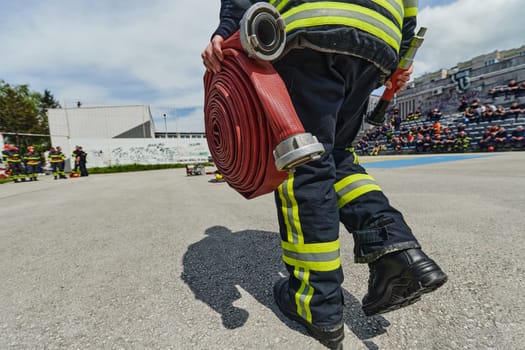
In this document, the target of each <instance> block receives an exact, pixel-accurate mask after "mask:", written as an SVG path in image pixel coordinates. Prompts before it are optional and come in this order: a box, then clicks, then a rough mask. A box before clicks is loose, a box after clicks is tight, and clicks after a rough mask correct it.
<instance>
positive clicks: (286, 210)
mask: <svg viewBox="0 0 525 350" xmlns="http://www.w3.org/2000/svg"><path fill="white" fill-rule="evenodd" d="M293 184H294V173H293V172H290V173H289V174H288V179H286V180H285V181H284V182H283V183H282V184H281V185H280V186H279V188H278V189H277V190H278V193H279V198H280V200H281V211H282V216H283V219H284V223H285V226H286V232H287V235H286V236H287V239H288V242H284V241H282V244H283V261H284V262H286V260H285V259H284V257H285V255H286V249H285V247H286V248H287V249H288V250H290V251H292V252H295V251H296V250H297V249H295V248H292V249H289V248H290V247H294V246H296V245H297V246H302V245H304V237H303V230H302V227H301V222H300V220H299V206H298V205H297V200H296V199H295V194H294V190H293ZM313 249H314V250H316V247H313ZM317 250H319V247H317ZM288 261H289V262H292V261H290V260H288ZM290 265H291V266H293V267H294V271H293V274H294V276H295V278H296V279H297V280H299V281H301V286H300V288H299V289H298V290H297V292H296V293H295V296H294V299H295V304H296V305H297V314H298V315H299V316H301V317H302V318H303V319H305V320H306V321H307V322H309V323H312V311H311V310H310V300H311V299H312V296H313V295H314V288H313V287H312V286H311V285H310V284H309V281H310V270H308V269H307V268H304V267H300V266H298V264H293V263H292V264H290Z"/></svg>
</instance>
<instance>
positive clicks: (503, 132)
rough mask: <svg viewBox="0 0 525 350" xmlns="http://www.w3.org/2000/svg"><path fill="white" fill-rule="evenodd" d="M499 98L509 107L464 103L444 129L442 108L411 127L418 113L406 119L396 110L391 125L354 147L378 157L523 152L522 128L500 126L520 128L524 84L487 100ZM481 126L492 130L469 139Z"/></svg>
mask: <svg viewBox="0 0 525 350" xmlns="http://www.w3.org/2000/svg"><path fill="white" fill-rule="evenodd" d="M499 96H503V97H504V99H505V100H509V102H508V107H504V104H498V105H497V106H496V105H494V104H493V103H491V102H490V101H485V102H484V103H482V102H481V101H480V100H479V99H473V100H472V101H470V102H469V101H468V100H466V99H463V100H462V101H461V103H460V106H459V107H458V112H459V113H460V116H459V117H458V118H456V119H449V118H447V121H446V122H445V124H446V125H442V122H443V121H444V119H445V118H444V116H443V113H442V112H441V111H440V110H439V108H433V109H431V110H430V111H429V112H428V113H427V114H426V121H425V122H423V123H418V124H419V125H415V123H410V122H411V121H414V120H416V121H417V120H420V119H421V118H422V113H421V111H420V110H419V109H416V111H414V112H410V113H408V114H407V115H406V116H404V117H403V116H401V115H400V113H399V110H398V109H397V108H393V109H392V110H391V114H390V117H389V120H388V121H389V122H388V124H386V125H383V126H380V127H375V128H372V129H370V130H367V131H366V132H365V133H364V134H363V136H362V137H361V138H360V139H358V140H357V142H356V143H355V145H354V146H355V149H356V151H357V152H358V153H359V154H361V155H378V154H379V152H381V151H384V150H390V151H392V152H393V153H401V152H402V151H403V150H407V149H410V150H412V151H413V152H416V153H429V152H433V153H451V152H466V151H470V150H472V149H473V148H475V147H477V148H478V149H479V150H480V151H500V150H503V149H504V148H506V147H510V148H513V149H523V148H524V145H525V143H524V136H525V135H524V133H525V132H524V128H523V126H522V125H516V126H515V127H513V129H512V130H507V129H506V128H505V127H504V126H502V125H500V124H504V123H506V122H507V121H513V122H514V123H516V124H519V123H518V121H519V118H520V116H525V105H524V104H521V105H520V104H519V102H518V100H517V99H518V98H519V97H522V96H525V81H523V82H521V83H518V82H517V81H516V80H515V79H512V80H510V81H509V82H508V84H507V85H500V86H495V87H493V88H490V89H489V91H488V99H491V100H492V101H496V98H498V97H499ZM503 97H502V98H503ZM481 123H488V124H489V126H488V127H487V129H486V130H484V131H483V132H482V135H481V138H479V140H478V138H476V140H473V139H472V137H471V135H469V131H468V130H469V129H471V128H469V125H479V124H481ZM481 126H482V125H481Z"/></svg>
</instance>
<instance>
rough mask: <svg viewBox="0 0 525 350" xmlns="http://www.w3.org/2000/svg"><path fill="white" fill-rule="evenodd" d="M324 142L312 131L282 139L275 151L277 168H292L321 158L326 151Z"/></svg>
mask: <svg viewBox="0 0 525 350" xmlns="http://www.w3.org/2000/svg"><path fill="white" fill-rule="evenodd" d="M324 151H325V150H324V147H323V144H322V143H320V142H319V141H317V137H315V136H313V135H312V134H310V133H307V132H306V133H302V134H296V135H293V136H290V137H288V138H286V139H284V140H283V141H281V142H280V143H279V144H278V145H277V147H275V149H274V151H273V156H274V158H275V167H276V168H277V170H280V171H281V170H292V169H293V168H295V167H298V166H300V165H303V164H305V163H308V162H309V161H312V160H315V159H319V158H320V157H321V155H322V154H323V153H324Z"/></svg>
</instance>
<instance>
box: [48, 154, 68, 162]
mask: <svg viewBox="0 0 525 350" xmlns="http://www.w3.org/2000/svg"><path fill="white" fill-rule="evenodd" d="M48 159H49V162H50V163H61V162H63V161H64V160H65V159H66V156H65V155H64V153H62V152H58V151H54V152H53V151H52V152H49V156H48Z"/></svg>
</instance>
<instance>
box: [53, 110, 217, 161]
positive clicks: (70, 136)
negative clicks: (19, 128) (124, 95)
mask: <svg viewBox="0 0 525 350" xmlns="http://www.w3.org/2000/svg"><path fill="white" fill-rule="evenodd" d="M48 117H49V131H50V134H51V143H52V145H53V146H55V147H56V146H61V147H62V151H63V152H64V154H65V155H66V156H67V157H70V156H71V153H72V152H73V151H74V149H75V146H76V145H79V146H82V148H83V150H84V151H85V152H87V153H88V158H87V161H88V164H87V165H88V167H107V166H112V165H123V164H173V163H189V162H205V161H207V160H208V156H209V151H208V145H207V142H206V138H204V137H202V138H198V139H195V138H175V139H171V138H168V139H156V138H155V125H154V123H153V118H152V116H151V111H150V108H149V106H144V105H139V106H115V107H81V108H59V109H50V110H49V111H48ZM68 165H69V164H68Z"/></svg>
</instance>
